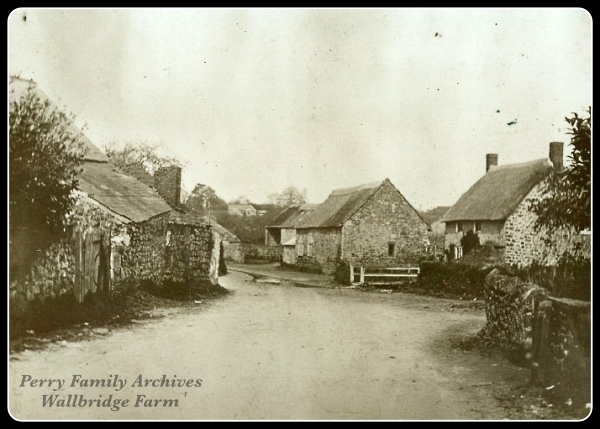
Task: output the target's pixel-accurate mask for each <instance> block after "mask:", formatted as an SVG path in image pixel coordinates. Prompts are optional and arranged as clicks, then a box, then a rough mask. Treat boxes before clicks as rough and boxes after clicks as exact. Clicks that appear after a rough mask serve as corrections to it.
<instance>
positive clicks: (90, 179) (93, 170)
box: [79, 162, 171, 222]
mask: <svg viewBox="0 0 600 429" xmlns="http://www.w3.org/2000/svg"><path fill="white" fill-rule="evenodd" d="M82 168H83V171H82V172H81V175H80V176H79V189H80V190H82V191H83V192H85V193H87V194H88V196H89V197H90V198H92V199H94V200H96V201H97V202H99V203H100V204H102V205H103V206H105V207H107V208H109V209H110V210H112V211H113V212H115V213H117V214H119V215H121V216H124V217H126V218H127V219H130V220H131V221H133V222H142V221H145V220H148V219H150V218H152V217H154V216H156V215H159V214H161V213H165V212H168V211H170V210H171V206H170V205H169V204H167V203H166V202H165V200H164V199H163V198H162V197H161V196H160V195H159V194H158V193H157V192H156V191H155V190H154V189H152V188H150V187H149V186H147V185H145V184H144V183H142V182H140V181H139V180H137V179H136V178H134V177H132V176H128V175H126V174H124V173H123V172H122V171H120V170H119V169H118V168H117V167H115V166H114V165H112V164H109V163H101V162H84V163H83V165H82Z"/></svg>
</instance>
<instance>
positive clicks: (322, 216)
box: [296, 179, 387, 228]
mask: <svg viewBox="0 0 600 429" xmlns="http://www.w3.org/2000/svg"><path fill="white" fill-rule="evenodd" d="M386 180H387V179H386ZM383 183H385V181H383V182H374V183H367V184H365V185H360V186H356V187H353V188H344V189H337V190H335V191H333V192H332V193H331V194H329V197H327V199H326V200H325V202H324V203H322V204H320V205H319V207H317V208H316V209H315V210H313V211H311V212H310V213H308V214H307V215H306V216H304V217H303V218H302V219H300V220H299V221H298V222H297V223H296V228H326V227H333V226H341V225H342V223H344V222H345V221H346V220H347V219H348V218H349V217H350V216H352V215H353V214H354V213H355V212H356V211H357V210H358V209H359V208H360V207H361V206H362V205H363V204H364V203H366V202H367V200H368V199H369V198H371V196H372V195H373V194H375V192H376V191H377V190H378V189H379V187H380V186H381V185H383Z"/></svg>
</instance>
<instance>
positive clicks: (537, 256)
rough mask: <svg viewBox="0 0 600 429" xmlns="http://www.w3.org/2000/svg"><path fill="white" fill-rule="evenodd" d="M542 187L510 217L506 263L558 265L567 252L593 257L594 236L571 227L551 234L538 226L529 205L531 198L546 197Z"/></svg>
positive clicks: (530, 194)
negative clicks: (568, 229) (577, 231)
mask: <svg viewBox="0 0 600 429" xmlns="http://www.w3.org/2000/svg"><path fill="white" fill-rule="evenodd" d="M540 186H541V185H538V186H536V187H534V188H533V189H532V190H531V192H530V193H529V194H528V195H527V197H525V198H524V199H523V201H522V202H521V204H519V206H518V207H517V209H516V210H515V211H514V212H513V213H512V214H511V215H510V216H509V217H508V219H506V223H505V227H504V229H505V240H506V250H505V255H504V262H505V263H506V264H509V265H518V266H521V267H525V266H529V265H531V264H532V263H533V262H538V263H540V264H542V265H555V264H556V263H557V261H558V258H559V257H560V256H561V255H563V254H565V253H570V254H571V255H573V256H576V257H583V258H587V259H589V258H590V257H591V236H590V235H584V234H577V233H574V232H573V231H567V230H560V231H555V232H553V233H551V234H550V233H548V231H546V230H545V229H541V230H536V229H535V227H534V226H535V222H536V220H537V217H536V215H535V213H532V212H531V211H530V210H529V204H530V201H531V200H535V199H540V198H541V197H542V194H541V191H540Z"/></svg>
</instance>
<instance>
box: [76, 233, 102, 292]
mask: <svg viewBox="0 0 600 429" xmlns="http://www.w3.org/2000/svg"><path fill="white" fill-rule="evenodd" d="M109 237H110V233H109V234H102V233H88V234H86V235H85V237H83V236H82V234H81V232H76V233H75V287H74V288H73V289H74V293H75V297H76V298H77V301H78V302H83V301H84V299H85V296H86V295H87V294H89V293H108V292H109V290H110V262H109V261H110V239H109Z"/></svg>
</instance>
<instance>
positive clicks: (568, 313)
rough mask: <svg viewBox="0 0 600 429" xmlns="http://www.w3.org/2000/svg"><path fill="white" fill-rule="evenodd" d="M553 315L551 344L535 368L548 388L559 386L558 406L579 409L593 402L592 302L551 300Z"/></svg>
mask: <svg viewBox="0 0 600 429" xmlns="http://www.w3.org/2000/svg"><path fill="white" fill-rule="evenodd" d="M549 301H550V302H551V303H552V307H551V308H552V311H551V315H550V321H549V324H548V328H549V329H548V330H549V335H548V343H547V344H546V345H544V346H543V347H542V350H541V352H542V353H541V354H540V360H539V362H538V364H539V367H538V368H534V370H536V371H537V372H535V373H536V374H537V375H538V377H539V379H538V380H537V381H540V382H543V384H544V385H545V386H555V387H554V388H553V389H552V391H551V392H550V393H551V396H552V397H553V399H554V401H555V403H561V404H563V403H565V402H566V401H569V400H571V401H572V402H573V404H572V406H573V407H574V408H575V407H577V408H579V407H581V408H583V407H584V406H585V404H587V403H589V402H591V362H592V361H591V302H589V301H587V302H586V301H577V300H572V299H565V298H552V297H550V298H549Z"/></svg>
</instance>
